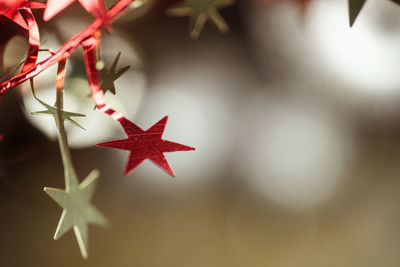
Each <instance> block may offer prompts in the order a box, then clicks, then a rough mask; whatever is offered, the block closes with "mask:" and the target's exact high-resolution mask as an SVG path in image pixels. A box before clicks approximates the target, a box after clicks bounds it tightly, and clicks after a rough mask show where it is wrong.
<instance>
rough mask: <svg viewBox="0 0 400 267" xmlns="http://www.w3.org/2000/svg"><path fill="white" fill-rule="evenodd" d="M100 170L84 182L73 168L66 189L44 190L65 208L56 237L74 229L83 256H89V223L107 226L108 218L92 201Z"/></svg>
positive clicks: (95, 171) (69, 172)
mask: <svg viewBox="0 0 400 267" xmlns="http://www.w3.org/2000/svg"><path fill="white" fill-rule="evenodd" d="M98 177H99V171H97V170H94V171H92V172H91V173H90V174H89V175H88V176H87V177H86V178H85V180H83V181H82V183H80V184H79V182H78V178H77V176H76V174H75V172H74V171H73V170H69V171H67V173H66V177H65V179H66V189H65V190H62V189H56V188H49V187H45V188H44V191H45V192H46V193H47V194H48V195H49V196H50V197H51V198H52V199H53V200H54V201H55V202H57V203H58V205H60V206H61V207H62V208H63V212H62V214H61V218H60V221H59V223H58V226H57V230H56V233H55V235H54V239H55V240H57V239H59V238H60V237H61V236H62V235H63V234H65V233H66V232H68V231H69V230H70V229H74V232H75V236H76V239H77V241H78V245H79V248H80V251H81V254H82V257H84V258H87V257H88V224H89V223H92V224H96V225H99V226H106V225H107V224H108V222H107V219H106V218H105V217H104V216H103V215H102V214H101V213H100V212H99V211H98V210H97V209H96V208H95V207H94V206H93V205H92V204H91V203H90V200H91V198H92V195H93V193H94V191H95V188H96V184H97V178H98Z"/></svg>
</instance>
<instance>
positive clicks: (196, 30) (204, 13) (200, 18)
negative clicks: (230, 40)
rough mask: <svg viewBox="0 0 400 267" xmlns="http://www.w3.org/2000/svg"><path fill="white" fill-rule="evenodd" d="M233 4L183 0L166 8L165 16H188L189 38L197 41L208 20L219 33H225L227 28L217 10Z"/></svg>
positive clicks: (220, 0) (218, 0) (222, 0)
mask: <svg viewBox="0 0 400 267" xmlns="http://www.w3.org/2000/svg"><path fill="white" fill-rule="evenodd" d="M234 2H235V0H185V1H184V2H183V3H181V4H177V5H174V6H172V7H170V8H168V9H167V15H169V16H175V17H182V16H190V17H191V23H190V37H191V38H192V39H197V38H198V37H199V36H200V33H201V31H202V30H203V28H204V25H205V23H206V22H207V20H208V19H210V20H211V21H212V22H214V24H215V25H216V26H217V28H218V29H219V30H220V31H221V32H227V31H228V30H229V26H228V24H227V23H226V22H225V20H224V18H223V17H222V15H221V14H220V13H219V11H218V10H219V9H222V8H225V7H228V6H230V5H232V4H233V3H234Z"/></svg>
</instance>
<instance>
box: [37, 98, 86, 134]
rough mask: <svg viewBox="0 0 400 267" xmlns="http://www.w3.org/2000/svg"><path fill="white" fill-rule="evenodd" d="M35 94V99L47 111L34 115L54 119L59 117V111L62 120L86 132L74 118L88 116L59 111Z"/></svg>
mask: <svg viewBox="0 0 400 267" xmlns="http://www.w3.org/2000/svg"><path fill="white" fill-rule="evenodd" d="M32 92H33V94H34V95H33V96H34V98H35V99H36V100H37V101H38V102H39V103H40V104H41V105H42V106H43V107H45V108H46V110H41V111H34V112H31V114H32V115H50V116H53V117H54V118H55V117H56V116H57V113H58V111H60V114H61V118H62V120H63V121H64V120H66V121H69V122H70V123H72V124H73V125H75V126H77V127H79V128H81V129H82V130H86V129H85V128H84V127H83V126H82V125H80V124H79V123H77V122H76V121H75V120H74V119H72V118H73V117H86V115H84V114H80V113H75V112H69V111H65V110H62V109H58V108H57V107H53V106H50V105H49V104H47V103H46V102H44V101H42V100H40V99H39V98H38V97H37V96H36V94H35V93H34V91H33V90H32Z"/></svg>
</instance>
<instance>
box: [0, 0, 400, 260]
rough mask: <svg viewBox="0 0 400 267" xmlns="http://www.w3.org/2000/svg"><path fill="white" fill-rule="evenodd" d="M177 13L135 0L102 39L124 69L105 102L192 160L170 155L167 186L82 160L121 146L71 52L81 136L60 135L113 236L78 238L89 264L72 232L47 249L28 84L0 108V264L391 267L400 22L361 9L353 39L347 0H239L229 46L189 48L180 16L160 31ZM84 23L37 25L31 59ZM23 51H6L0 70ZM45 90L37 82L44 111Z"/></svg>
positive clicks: (73, 14)
mask: <svg viewBox="0 0 400 267" xmlns="http://www.w3.org/2000/svg"><path fill="white" fill-rule="evenodd" d="M114 2H115V1H109V2H108V3H107V4H108V6H110V5H111V4H113V3H114ZM173 2H174V1H157V0H154V1H148V2H147V4H146V5H144V6H143V7H141V8H140V9H137V10H134V11H132V12H130V13H127V14H126V15H125V17H123V18H121V19H120V20H119V21H118V22H117V23H115V24H114V25H113V32H112V34H111V35H107V34H106V33H105V34H104V36H103V43H102V45H103V47H102V57H103V60H104V62H105V63H106V66H107V65H108V66H109V65H111V63H112V61H113V59H114V58H115V57H116V55H117V54H118V52H119V51H121V52H122V56H121V59H120V63H119V66H121V67H122V66H126V65H131V69H130V70H129V71H128V72H127V73H126V74H125V75H124V76H122V77H121V78H120V79H119V80H118V81H117V82H116V90H117V93H116V95H115V96H114V95H112V94H110V93H107V95H106V97H107V100H108V101H109V103H110V104H111V105H112V106H113V107H115V108H117V109H118V110H120V111H121V112H122V113H124V114H125V115H126V116H127V117H128V118H129V119H131V120H132V121H134V122H135V123H137V124H138V125H140V126H141V127H142V128H144V129H146V128H148V127H150V126H151V125H153V124H154V123H155V122H157V121H158V120H159V119H161V118H162V117H163V116H165V115H169V121H168V124H167V128H166V132H165V134H164V136H163V137H164V139H167V140H171V141H176V142H179V143H183V144H186V145H190V146H194V147H196V149H197V151H194V152H177V153H169V154H167V155H166V157H167V158H168V160H169V162H170V163H171V165H172V167H173V168H174V170H175V172H176V173H177V177H176V178H170V177H169V176H168V175H167V174H165V173H164V172H163V171H161V170H160V169H159V168H157V167H155V166H154V165H153V164H152V163H151V162H149V161H146V162H144V163H143V164H142V165H140V166H139V167H138V168H137V169H136V170H135V171H134V172H133V173H132V174H130V175H129V176H127V177H124V176H123V174H122V173H123V168H124V165H125V162H126V159H127V157H128V154H129V152H126V151H118V150H110V149H106V148H100V147H95V144H96V143H97V142H100V141H106V140H109V139H116V138H123V137H124V136H125V135H124V133H123V132H122V130H121V129H120V126H119V125H118V124H117V123H116V122H115V121H113V120H112V119H111V118H109V117H107V116H106V115H104V114H102V113H101V112H99V111H98V110H94V109H93V103H92V102H91V99H90V98H88V97H87V95H88V94H89V87H88V83H87V79H86V73H85V70H84V65H83V57H82V51H81V50H78V51H77V52H75V54H74V55H73V57H72V58H71V60H70V61H69V63H68V65H67V76H68V77H67V83H66V88H65V90H66V96H65V106H66V109H67V110H69V111H74V112H81V113H85V114H86V115H87V118H83V119H79V123H81V124H82V125H83V126H84V127H86V128H87V131H83V130H81V129H79V128H77V127H73V126H72V125H68V124H67V130H68V135H69V139H70V143H71V147H72V149H73V150H72V156H73V161H74V163H75V167H76V169H77V172H78V174H79V177H80V178H81V179H83V178H84V177H86V175H87V174H88V173H89V172H90V171H91V170H92V169H94V168H98V169H100V171H101V179H100V181H99V185H98V189H97V192H96V194H95V196H94V200H93V201H94V203H95V205H96V206H97V207H98V208H99V210H100V211H102V212H103V213H104V215H106V216H107V217H108V219H109V221H110V222H111V226H110V227H109V228H106V229H104V228H98V227H95V226H91V227H90V244H89V245H90V247H89V255H90V257H89V259H88V260H87V261H85V260H83V259H82V258H81V256H80V253H79V248H78V245H77V243H76V240H75V236H74V234H73V232H72V231H70V232H68V233H67V234H66V235H65V236H63V237H62V238H61V239H60V240H58V241H54V240H53V239H52V237H53V234H54V231H55V229H56V226H57V223H58V220H59V217H60V215H61V211H62V210H61V208H60V207H58V206H57V204H56V203H55V202H54V201H52V200H51V199H50V198H49V197H48V196H47V195H46V194H45V193H44V192H43V187H44V186H50V187H57V188H64V178H63V168H62V162H61V158H60V154H59V149H58V144H57V140H56V135H55V134H56V132H55V124H54V122H53V121H52V119H51V117H33V116H32V115H30V112H32V111H37V110H41V109H42V108H41V107H40V105H39V104H38V103H36V102H35V101H34V99H33V97H32V95H31V93H30V91H29V88H27V85H25V84H24V85H22V86H21V88H19V90H14V91H12V92H10V93H8V94H7V95H6V96H4V97H3V99H2V101H1V104H0V132H1V133H2V134H3V135H4V140H3V141H2V142H1V143H0V214H1V217H0V229H1V231H0V265H1V266H6V267H13V266H18V267H20V266H40V267H47V266H49V267H50V266H51V267H53V266H60V267H62V266H65V267H66V266H96V267H101V266H116V267H125V266H126V267H128V266H141V267H204V266H207V267H214V266H215V267H217V266H218V267H223V266H229V267H232V266H237V267H242V266H243V267H248V266H251V267H258V266H260V267H265V266H272V267H297V266H299V267H300V266H306V267H312V266H315V267H321V266H331V267H356V266H360V267H361V266H362V267H369V266H371V267H376V266H383V267H391V266H394V267H395V266H400V253H399V252H400V242H399V240H400V231H399V230H398V225H399V223H400V208H399V207H398V202H399V201H400V194H399V192H400V180H399V174H400V164H399V161H400V139H399V138H400V123H399V122H400V75H399V72H398V71H399V69H400V49H399V47H400V7H399V6H397V5H396V4H394V3H393V2H391V1H388V0H380V1H372V0H371V1H367V3H366V5H365V7H364V9H363V10H362V12H361V13H360V16H359V17H358V19H357V21H356V23H355V25H354V27H353V28H352V29H350V28H349V23H348V10H347V1H346V0H313V1H311V4H310V5H309V6H308V8H307V9H306V11H305V12H304V13H302V12H301V10H300V8H299V6H298V4H297V3H296V2H295V1H290V0H287V1H284V0H277V1H275V2H271V1H261V0H238V1H237V2H236V4H234V5H232V6H230V7H228V8H225V9H223V10H221V14H222V15H223V17H224V18H225V20H226V21H227V23H228V24H229V25H230V31H229V33H227V34H221V33H220V32H218V30H217V29H216V28H215V27H214V25H212V23H208V24H207V25H206V27H205V29H204V31H203V32H202V35H201V36H200V38H199V39H198V40H196V41H193V40H191V39H190V37H189V34H188V33H189V30H188V25H189V19H188V18H171V17H167V16H166V14H165V8H166V7H167V6H168V4H172V3H173ZM35 14H37V17H38V18H39V17H40V16H41V13H40V12H36V13H35ZM38 20H39V21H41V19H38ZM91 20H92V17H91V16H90V15H89V14H87V13H86V12H85V11H84V9H83V8H82V7H81V5H80V4H79V3H74V4H72V5H71V6H70V7H69V8H68V9H66V10H65V12H63V13H61V14H59V15H57V16H56V17H55V19H53V20H52V21H51V22H49V23H43V22H42V21H41V29H42V30H41V38H42V42H43V44H42V47H43V48H52V49H57V48H58V47H59V46H60V45H61V44H62V43H64V42H65V41H66V40H68V39H69V38H70V37H71V36H73V35H74V34H76V33H78V32H79V31H80V30H82V29H83V28H84V27H85V26H86V25H88V24H89V23H90V22H91ZM2 27H9V28H10V27H14V25H13V24H12V22H9V24H3V25H2ZM4 29H5V28H4ZM26 51H27V44H26V38H24V37H23V36H22V37H21V36H17V37H14V38H12V39H11V41H10V42H9V43H8V45H7V47H6V48H5V52H4V62H3V67H4V68H3V69H4V70H6V69H9V68H11V66H13V65H15V64H17V63H18V62H19V61H20V60H21V59H23V58H24V56H25V55H24V53H26ZM46 57H48V55H46V54H41V59H43V58H46ZM54 78H55V69H54V68H53V69H49V70H48V71H45V72H43V73H42V74H41V75H39V76H38V77H37V78H36V79H35V83H36V87H37V88H38V96H39V97H40V98H41V99H43V100H45V101H47V102H48V103H53V102H54V100H55V95H54V84H55V80H54Z"/></svg>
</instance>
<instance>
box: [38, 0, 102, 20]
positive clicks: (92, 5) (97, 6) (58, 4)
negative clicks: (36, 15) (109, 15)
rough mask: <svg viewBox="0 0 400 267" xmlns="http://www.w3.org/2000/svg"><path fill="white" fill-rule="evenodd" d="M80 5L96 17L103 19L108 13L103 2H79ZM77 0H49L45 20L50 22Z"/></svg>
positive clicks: (86, 0) (94, 0) (100, 0)
mask: <svg viewBox="0 0 400 267" xmlns="http://www.w3.org/2000/svg"><path fill="white" fill-rule="evenodd" d="M78 1H79V3H80V4H81V5H82V6H83V7H84V8H85V9H86V11H88V12H89V13H92V14H93V15H94V16H96V17H100V18H103V17H104V14H105V13H106V8H105V6H104V2H103V0H78ZM73 2H75V0H47V5H46V9H45V11H44V15H43V19H44V20H45V21H49V20H50V19H52V18H53V17H54V16H55V15H57V14H58V13H59V12H60V11H62V10H64V9H65V8H67V7H68V6H69V5H71V4H72V3H73Z"/></svg>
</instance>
